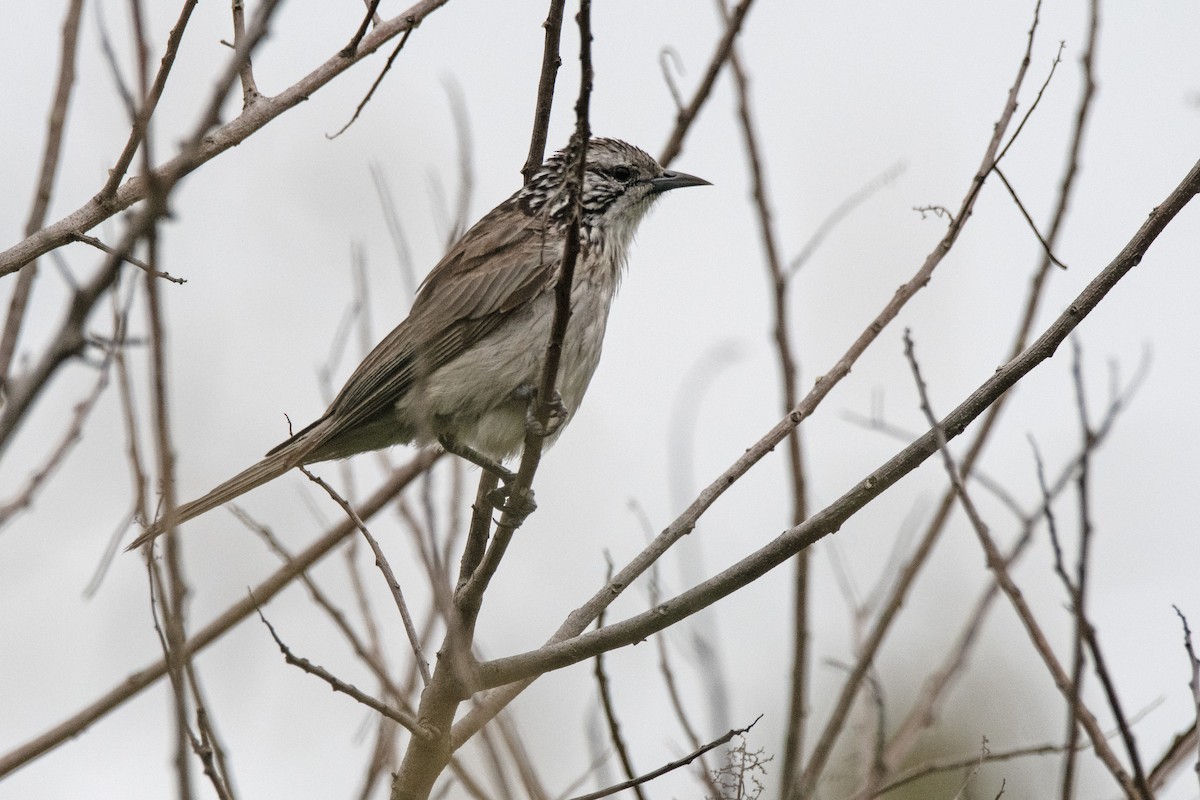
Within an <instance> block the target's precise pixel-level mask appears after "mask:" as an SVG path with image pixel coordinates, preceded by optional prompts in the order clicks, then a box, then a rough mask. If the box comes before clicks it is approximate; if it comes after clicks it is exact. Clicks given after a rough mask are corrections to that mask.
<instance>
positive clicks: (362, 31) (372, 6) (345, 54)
mask: <svg viewBox="0 0 1200 800" xmlns="http://www.w3.org/2000/svg"><path fill="white" fill-rule="evenodd" d="M378 8H379V0H367V13H366V15H365V16H364V17H363V21H362V24H361V25H359V26H358V30H357V31H355V32H354V37H353V38H352V39H350V43H349V44H347V45H346V46H345V47H343V48H342V52H341V56H342V58H353V57H354V56H355V54H357V53H358V46H359V45H360V44H362V40H363V37H364V36H366V35H367V28H369V27H370V26H371V20H373V19H375V11H376V10H377V9H378Z"/></svg>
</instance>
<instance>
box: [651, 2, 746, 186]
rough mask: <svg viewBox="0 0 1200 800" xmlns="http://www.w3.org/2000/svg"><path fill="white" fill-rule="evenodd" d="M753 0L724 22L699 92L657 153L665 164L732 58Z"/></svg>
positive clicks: (679, 147) (676, 152) (681, 112)
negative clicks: (735, 43) (660, 152)
mask: <svg viewBox="0 0 1200 800" xmlns="http://www.w3.org/2000/svg"><path fill="white" fill-rule="evenodd" d="M753 2H754V0H742V2H740V3H738V5H737V8H735V9H733V11H732V12H730V14H729V23H728V24H727V25H726V26H725V33H724V35H723V36H721V41H719V42H717V47H716V50H715V51H714V52H713V57H712V59H711V60H710V61H709V63H708V69H706V70H705V71H704V77H703V78H701V79H700V85H699V86H697V87H696V93H695V94H694V95H692V102H690V103H688V104H687V107H685V108H680V109H679V113H678V114H677V115H676V116H675V128H674V130H672V131H671V135H670V136H669V137H667V144H666V145H665V146H664V147H663V151H662V155H660V156H659V157H658V163H660V164H662V165H663V166H664V167H669V166H671V162H672V161H674V160H675V157H676V156H678V155H679V153H680V151H682V150H683V139H684V137H685V136H687V133H688V131H689V130H690V129H691V127H692V123H693V122H695V120H696V115H697V114H699V113H700V109H701V108H703V107H704V104H705V103H706V102H707V101H708V98H709V95H710V94H711V93H712V88H713V84H715V83H716V82H717V75H718V74H719V73H720V72H721V67H723V66H724V65H725V62H726V61H727V60H728V59H729V55H730V53H732V52H733V43H734V40H736V39H737V35H738V34H739V33H740V32H741V30H742V23H743V22H744V21H745V19H746V13H747V12H748V11H749V10H750V5H751V3H753Z"/></svg>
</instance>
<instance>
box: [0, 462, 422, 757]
mask: <svg viewBox="0 0 1200 800" xmlns="http://www.w3.org/2000/svg"><path fill="white" fill-rule="evenodd" d="M438 457H439V453H437V452H436V451H432V450H428V451H424V452H421V453H419V454H417V456H415V457H414V458H413V459H412V460H411V461H410V462H408V464H406V465H404V466H403V467H400V468H399V469H397V470H396V471H395V472H394V473H392V475H391V476H390V477H389V478H388V480H387V481H385V482H384V484H383V485H382V486H381V487H379V489H377V490H376V491H375V493H374V494H372V495H371V496H370V497H368V498H367V499H366V500H365V501H363V503H362V504H361V505H360V506H359V507H358V510H357V513H358V515H359V517H360V518H362V519H369V518H370V517H372V516H374V515H375V514H376V513H378V512H379V510H380V509H382V508H384V507H385V506H386V505H387V504H389V503H390V502H392V500H394V499H395V497H396V495H397V494H399V493H400V492H401V491H403V490H404V488H405V487H407V486H408V485H409V484H410V483H411V482H412V481H413V480H414V479H416V478H417V477H418V476H419V475H421V474H422V473H423V472H424V471H425V470H427V469H429V467H430V466H432V464H433V463H434V462H435V461H436V460H437V459H438ZM356 530H357V528H356V527H355V526H354V524H353V523H352V522H350V521H349V520H344V521H342V522H340V523H338V524H337V525H335V526H334V527H333V528H331V529H330V530H329V531H327V532H326V533H325V535H323V536H322V537H320V538H319V539H317V540H316V541H315V542H313V543H312V544H311V545H309V546H308V547H307V548H305V549H304V550H302V551H301V552H299V553H297V554H296V556H295V558H294V559H292V561H291V562H290V563H288V564H285V565H284V566H282V567H280V568H279V569H278V570H276V571H275V572H274V573H273V574H272V575H270V576H269V577H268V578H266V580H264V581H262V582H261V583H259V584H258V586H256V587H254V589H252V590H251V594H252V595H253V597H247V598H243V599H242V600H240V601H238V602H236V603H234V604H233V605H231V606H229V607H228V608H227V609H225V610H224V611H223V612H222V613H220V614H219V615H217V616H216V617H215V618H214V619H213V620H212V621H211V622H209V623H208V624H207V625H205V626H204V627H203V628H201V629H200V630H198V631H196V632H195V633H193V634H192V636H191V638H190V639H188V640H187V642H185V643H184V645H183V648H182V650H183V653H185V654H187V655H188V656H194V655H195V654H196V653H198V652H200V651H201V650H203V649H204V648H205V647H208V646H209V645H210V644H212V643H213V642H214V641H216V640H217V639H219V638H220V637H221V636H223V635H224V634H225V633H227V632H228V631H229V630H230V629H231V628H233V627H234V626H235V625H237V623H239V622H241V621H242V620H243V619H245V618H246V617H247V616H249V615H250V614H253V613H254V611H255V610H256V608H257V606H258V604H260V603H262V604H265V603H267V602H268V601H270V599H271V598H272V597H274V596H275V595H277V594H278V593H279V592H281V591H282V590H283V589H284V588H286V587H287V586H289V585H290V584H291V582H292V581H293V580H295V579H296V577H297V576H299V575H300V574H301V573H303V572H304V571H305V570H306V569H308V568H309V567H311V566H312V565H313V564H315V563H316V562H317V561H319V560H320V559H321V558H322V557H324V556H325V555H327V554H328V553H329V551H331V550H332V549H333V548H334V547H336V546H337V545H338V544H340V543H341V542H342V541H343V540H345V539H346V538H347V537H349V536H350V535H351V534H353V533H354V532H355V531H356ZM255 598H256V599H257V602H256V600H255ZM166 672H167V669H166V664H165V662H164V661H162V660H159V661H156V662H154V663H153V664H151V665H149V666H147V667H144V668H142V669H140V670H138V671H137V672H133V673H131V674H130V675H128V676H126V677H125V678H124V679H123V680H121V681H119V682H118V683H117V684H116V685H115V686H114V687H113V688H112V689H110V690H109V691H108V692H106V693H105V694H103V695H101V696H100V697H99V698H97V699H96V700H94V701H93V702H91V703H90V704H88V705H87V706H85V707H83V708H82V709H80V710H79V711H77V712H76V713H74V714H72V715H71V716H70V717H68V718H67V719H65V720H63V721H62V722H60V723H59V724H57V725H55V726H53V727H52V728H50V729H49V730H47V731H46V732H45V733H42V734H40V735H38V736H35V737H34V738H32V739H30V740H28V741H26V742H25V743H23V744H21V745H20V746H18V747H16V748H14V749H13V750H11V751H9V752H8V753H6V754H4V755H3V756H0V778H3V777H4V776H5V775H8V774H10V773H11V772H13V771H14V770H16V769H19V768H20V767H22V766H24V765H25V764H28V763H29V762H30V761H32V760H34V759H36V758H37V757H39V756H41V755H43V754H44V753H46V752H47V751H49V750H52V749H53V748H55V747H57V746H58V745H60V744H62V743H63V742H65V741H67V740H68V739H70V738H72V737H73V736H76V735H78V734H79V733H80V732H82V731H83V730H84V729H86V728H87V727H89V726H90V725H91V724H92V723H94V722H95V721H96V720H98V719H100V718H102V717H104V716H105V715H106V714H108V713H109V712H111V711H112V710H113V709H114V708H116V707H118V706H120V705H122V704H123V703H125V702H126V701H128V700H129V699H131V698H133V697H135V696H137V695H138V694H140V693H141V692H142V691H143V690H144V689H146V688H148V687H150V686H152V685H153V684H154V683H155V682H157V681H158V680H159V679H160V678H162V677H163V676H164V675H165V674H166Z"/></svg>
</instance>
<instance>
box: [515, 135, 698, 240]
mask: <svg viewBox="0 0 1200 800" xmlns="http://www.w3.org/2000/svg"><path fill="white" fill-rule="evenodd" d="M569 152H570V151H569V149H568V150H560V151H558V152H557V153H555V154H553V155H552V156H550V157H549V158H548V159H546V163H544V164H543V165H542V167H541V169H539V170H538V171H537V173H536V174H535V175H534V177H533V179H532V180H531V181H530V182H529V185H528V186H526V187H525V189H523V190H522V195H524V199H525V200H526V202H527V203H528V206H529V209H530V211H532V212H534V213H537V212H548V213H549V215H550V217H551V218H552V219H558V218H565V216H566V215H567V213H568V212H569V210H570V209H569V207H568V205H567V196H566V192H565V190H564V189H565V181H564V170H566V169H569V168H570V164H571V161H572V159H570V158H568V154H569ZM707 184H708V181H706V180H704V179H703V178H697V177H696V176H695V175H688V174H687V173H685V172H676V171H674V170H666V169H663V168H662V167H661V166H660V165H659V163H658V162H657V161H655V160H654V158H653V157H652V156H651V155H650V154H649V153H647V152H646V151H645V150H642V149H641V148H640V147H634V146H633V145H631V144H629V143H627V142H622V141H620V140H619V139H592V140H591V141H590V142H589V143H588V148H587V165H586V167H585V169H584V177H583V193H582V204H583V224H584V226H585V228H602V229H608V231H609V232H610V233H614V234H617V235H618V236H619V237H620V238H622V239H623V240H625V241H628V240H629V238H632V236H633V232H634V229H636V227H637V224H638V223H639V222H640V221H641V220H642V217H643V216H645V214H646V212H647V211H649V210H650V206H651V205H653V203H654V201H655V200H656V199H657V198H658V197H659V195H661V194H662V193H663V192H666V191H670V190H671V189H679V188H682V187H684V186H704V185H707Z"/></svg>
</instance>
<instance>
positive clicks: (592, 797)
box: [571, 714, 762, 800]
mask: <svg viewBox="0 0 1200 800" xmlns="http://www.w3.org/2000/svg"><path fill="white" fill-rule="evenodd" d="M760 719H762V715H761V714H760V715H759V716H757V717H755V719H754V722H751V723H750V724H749V725H747V726H746V727H744V728H738V729H736V730H731V731H728V732H727V733H726V734H725V735H724V736H722V737H721V738H719V739H714V740H713V741H711V742H709V743H708V744H706V745H704V746H703V747H701V748H699V749H698V750H695V751H693V752H691V753H688V754H687V755H686V756H684V757H683V758H679V759H676V760H675V761H672V762H671V763H669V764H664V765H663V766H661V767H659V768H658V769H656V770H654V771H653V772H647V773H646V774H645V775H642V776H640V777H638V778H635V779H634V780H632V781H625V782H624V783H618V784H616V785H615V786H609V787H608V788H607V789H601V790H600V791H598V792H592V793H591V794H581V795H578V796H576V797H573V798H571V800H599V798H601V797H608V796H609V795H613V794H616V793H617V792H622V791H624V790H626V789H632V788H634V787H635V786H639V785H641V784H643V783H646V782H647V781H652V780H654V779H655V778H658V777H660V776H662V775H666V774H667V773H668V772H671V771H672V770H677V769H679V768H680V767H686V766H687V765H688V764H690V763H692V762H693V761H695V760H696V759H697V758H699V757H700V756H702V755H704V754H705V753H707V752H709V751H710V750H715V749H716V748H718V747H720V746H721V745H723V744H727V743H728V742H730V741H732V740H733V737H735V736H741V735H743V734H745V733H747V732H748V731H749V730H750V729H751V728H753V727H754V726H755V725H757V724H758V721H759V720H760Z"/></svg>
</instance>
